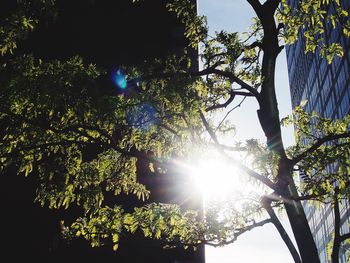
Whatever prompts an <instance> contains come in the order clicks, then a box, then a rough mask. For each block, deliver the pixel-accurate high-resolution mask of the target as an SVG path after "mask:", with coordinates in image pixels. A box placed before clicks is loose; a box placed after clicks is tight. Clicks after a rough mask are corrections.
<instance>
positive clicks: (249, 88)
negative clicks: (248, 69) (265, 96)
mask: <svg viewBox="0 0 350 263" xmlns="http://www.w3.org/2000/svg"><path fill="white" fill-rule="evenodd" d="M210 72H211V73H213V74H217V75H219V76H223V77H225V78H228V79H230V80H231V81H232V82H235V83H237V84H238V85H240V86H241V87H242V88H243V89H246V90H247V91H249V92H250V93H251V94H252V95H253V96H254V97H256V98H257V100H258V101H259V99H260V94H259V92H258V91H257V90H256V89H254V88H253V87H252V86H250V85H249V84H248V83H246V82H244V81H243V80H241V79H240V78H238V77H237V76H236V75H234V74H233V73H232V72H228V71H222V70H219V69H216V68H214V69H212V70H210Z"/></svg>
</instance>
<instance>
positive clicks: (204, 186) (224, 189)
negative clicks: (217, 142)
mask: <svg viewBox="0 0 350 263" xmlns="http://www.w3.org/2000/svg"><path fill="white" fill-rule="evenodd" d="M192 171H193V175H194V179H195V182H196V185H197V186H198V187H199V189H200V191H201V192H202V194H203V195H204V197H206V198H208V197H223V196H226V195H228V194H230V193H233V192H237V191H238V190H239V188H240V181H241V180H240V178H239V172H238V170H237V168H236V167H235V166H234V165H232V164H230V163H229V162H228V161H226V160H223V158H214V159H207V160H201V161H198V163H197V164H196V165H195V167H193V169H192Z"/></svg>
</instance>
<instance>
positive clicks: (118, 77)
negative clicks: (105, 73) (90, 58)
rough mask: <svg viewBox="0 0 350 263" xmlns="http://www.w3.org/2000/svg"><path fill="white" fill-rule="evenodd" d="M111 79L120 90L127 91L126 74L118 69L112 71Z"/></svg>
mask: <svg viewBox="0 0 350 263" xmlns="http://www.w3.org/2000/svg"><path fill="white" fill-rule="evenodd" d="M111 78H112V81H113V82H114V84H115V85H116V86H117V87H118V88H119V89H123V90H125V89H126V87H127V80H126V74H125V73H124V72H123V71H122V70H121V69H118V70H116V71H112V73H111Z"/></svg>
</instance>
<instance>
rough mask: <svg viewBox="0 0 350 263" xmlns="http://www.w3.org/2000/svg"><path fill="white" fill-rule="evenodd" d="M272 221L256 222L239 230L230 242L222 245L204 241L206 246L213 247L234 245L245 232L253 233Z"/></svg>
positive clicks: (221, 243)
mask: <svg viewBox="0 0 350 263" xmlns="http://www.w3.org/2000/svg"><path fill="white" fill-rule="evenodd" d="M271 222H272V221H271V219H270V218H268V219H265V220H262V221H260V222H257V223H256V222H254V223H253V224H251V225H249V226H246V227H243V228H241V229H239V230H238V231H237V232H236V233H235V234H234V237H233V238H232V239H230V240H227V241H223V242H220V243H212V242H211V241H210V240H205V241H203V243H204V244H206V245H208V246H212V247H220V246H224V245H229V244H232V243H233V242H235V241H236V240H237V238H238V237H239V236H240V235H242V234H244V233H245V232H248V231H251V230H253V229H254V228H256V227H260V226H264V225H265V224H268V223H271Z"/></svg>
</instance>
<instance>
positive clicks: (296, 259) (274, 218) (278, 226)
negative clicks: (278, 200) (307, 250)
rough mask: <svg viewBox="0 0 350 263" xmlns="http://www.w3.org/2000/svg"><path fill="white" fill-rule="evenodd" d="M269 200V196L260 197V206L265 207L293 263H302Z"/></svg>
mask: <svg viewBox="0 0 350 263" xmlns="http://www.w3.org/2000/svg"><path fill="white" fill-rule="evenodd" d="M271 202H272V198H271V197H269V196H264V197H263V198H262V199H261V203H262V206H263V207H264V208H265V210H266V212H267V213H268V214H269V216H270V218H271V220H272V223H273V224H274V226H275V227H276V229H277V231H278V233H279V234H280V236H281V238H282V239H283V241H284V243H285V244H286V246H287V247H288V250H289V252H290V253H291V255H292V257H293V259H294V262H295V263H302V262H301V259H300V256H299V253H298V251H297V250H296V248H295V246H294V244H293V242H292V240H291V239H290V237H289V235H288V234H287V232H286V230H285V229H284V227H283V225H282V224H281V222H280V221H279V219H278V217H277V216H276V213H275V211H274V210H273V208H272V207H271Z"/></svg>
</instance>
